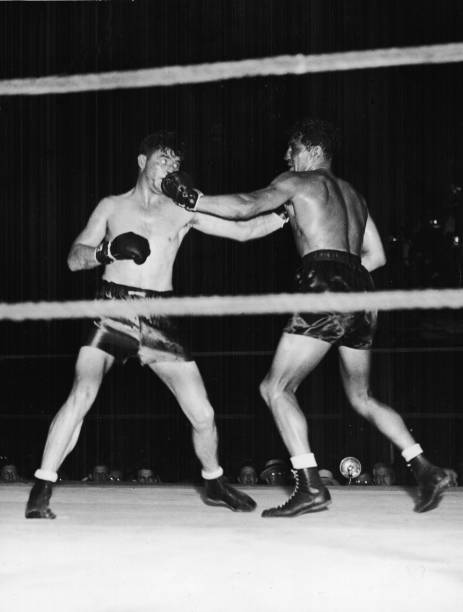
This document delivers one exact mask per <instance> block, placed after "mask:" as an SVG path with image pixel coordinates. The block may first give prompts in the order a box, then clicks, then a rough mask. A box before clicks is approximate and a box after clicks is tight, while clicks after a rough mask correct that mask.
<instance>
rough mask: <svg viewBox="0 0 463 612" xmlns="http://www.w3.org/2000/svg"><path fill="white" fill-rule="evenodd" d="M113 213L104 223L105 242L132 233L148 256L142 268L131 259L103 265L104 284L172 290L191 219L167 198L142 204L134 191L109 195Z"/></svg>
mask: <svg viewBox="0 0 463 612" xmlns="http://www.w3.org/2000/svg"><path fill="white" fill-rule="evenodd" d="M110 200H112V202H113V206H112V212H111V213H110V215H109V217H108V220H107V234H106V239H107V240H112V239H113V238H115V237H116V236H117V235H119V234H123V233H125V232H135V233H136V234H139V235H140V236H144V237H145V238H146V239H147V240H148V242H149V245H150V249H151V254H150V255H149V257H148V259H147V260H146V261H145V263H144V264H142V265H137V264H135V263H134V262H133V261H131V260H121V261H115V262H113V263H111V264H109V265H107V266H106V268H105V271H104V274H103V278H104V279H105V280H107V281H110V282H113V283H118V284H121V285H129V286H132V287H140V288H142V289H151V290H154V291H169V290H171V289H172V271H173V266H174V261H175V258H176V256H177V252H178V250H179V248H180V245H181V244H182V241H183V238H184V237H185V235H186V234H187V232H188V230H189V229H190V225H189V219H190V216H191V215H189V214H188V213H187V212H186V211H184V210H182V209H181V208H179V207H178V206H176V205H175V204H174V203H173V202H172V201H171V200H170V199H169V198H167V197H165V196H163V195H162V194H160V195H153V196H152V197H151V198H150V201H149V204H144V202H143V200H142V198H141V197H140V196H139V195H138V194H137V192H136V191H135V190H131V191H129V192H127V193H125V194H122V195H118V196H111V197H110Z"/></svg>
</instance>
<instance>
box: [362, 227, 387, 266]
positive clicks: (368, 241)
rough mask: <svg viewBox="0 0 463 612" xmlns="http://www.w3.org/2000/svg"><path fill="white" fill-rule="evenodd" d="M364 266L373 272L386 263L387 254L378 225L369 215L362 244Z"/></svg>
mask: <svg viewBox="0 0 463 612" xmlns="http://www.w3.org/2000/svg"><path fill="white" fill-rule="evenodd" d="M361 258H362V265H363V266H364V267H365V268H366V269H367V270H368V271H369V272H372V271H373V270H376V269H377V268H381V266H384V264H385V263H386V254H385V252H384V248H383V243H382V242H381V238H380V235H379V232H378V230H377V228H376V225H375V223H374V221H373V219H372V218H371V216H370V215H368V218H367V223H366V226H365V233H364V235H363V243H362V252H361Z"/></svg>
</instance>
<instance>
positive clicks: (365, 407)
mask: <svg viewBox="0 0 463 612" xmlns="http://www.w3.org/2000/svg"><path fill="white" fill-rule="evenodd" d="M349 402H350V405H351V406H352V408H353V409H354V410H355V412H357V413H358V414H359V415H360V416H362V417H364V418H365V419H368V418H369V417H370V415H371V401H370V395H369V394H368V393H353V394H351V395H349Z"/></svg>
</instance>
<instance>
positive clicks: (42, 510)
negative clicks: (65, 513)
mask: <svg viewBox="0 0 463 612" xmlns="http://www.w3.org/2000/svg"><path fill="white" fill-rule="evenodd" d="M52 487H53V483H52V482H50V481H49V480H41V479H40V478H35V479H34V486H33V487H32V489H31V492H30V494H29V500H28V502H27V506H26V518H45V519H54V518H56V514H53V512H52V511H51V510H50V508H49V505H48V504H49V502H50V497H51V493H52Z"/></svg>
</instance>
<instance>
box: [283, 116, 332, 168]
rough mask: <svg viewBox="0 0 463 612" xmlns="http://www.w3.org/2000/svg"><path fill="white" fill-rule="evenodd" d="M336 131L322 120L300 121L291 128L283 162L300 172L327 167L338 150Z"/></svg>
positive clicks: (327, 122) (330, 124)
mask: <svg viewBox="0 0 463 612" xmlns="http://www.w3.org/2000/svg"><path fill="white" fill-rule="evenodd" d="M338 142H339V135H338V130H337V129H336V128H335V127H334V125H333V124H332V123H330V122H329V121H325V120H323V119H302V120H301V121H299V122H298V123H296V125H295V126H294V127H293V129H292V131H291V133H290V137H289V141H288V148H287V151H286V154H285V160H286V162H287V163H288V165H289V167H290V170H293V171H295V172H300V171H304V170H315V169H317V168H319V167H323V166H327V165H329V164H330V162H331V160H332V159H333V156H334V154H335V153H336V150H337V148H338Z"/></svg>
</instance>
